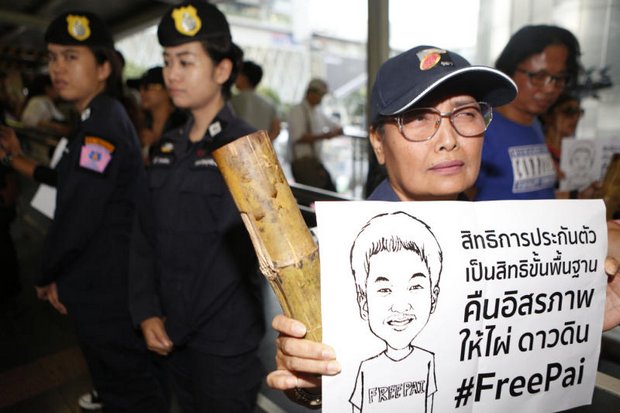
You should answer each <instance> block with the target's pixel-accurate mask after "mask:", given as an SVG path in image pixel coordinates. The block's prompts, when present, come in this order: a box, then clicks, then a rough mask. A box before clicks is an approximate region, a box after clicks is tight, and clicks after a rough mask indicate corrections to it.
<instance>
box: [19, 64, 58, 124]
mask: <svg viewBox="0 0 620 413" xmlns="http://www.w3.org/2000/svg"><path fill="white" fill-rule="evenodd" d="M57 98H58V93H57V92H56V90H55V89H54V86H53V85H52V79H51V78H50V76H49V75H48V74H39V75H37V76H36V77H35V78H34V79H33V81H32V84H31V85H30V87H29V88H28V100H27V101H26V106H25V107H24V111H23V112H22V117H21V121H22V123H23V124H24V126H28V127H31V128H40V129H44V130H48V131H51V132H53V133H55V134H58V135H66V134H68V133H69V132H70V128H69V125H68V124H67V123H66V122H65V115H64V114H63V113H62V112H61V111H60V110H59V109H58V108H57V107H56V103H55V101H56V99H57Z"/></svg>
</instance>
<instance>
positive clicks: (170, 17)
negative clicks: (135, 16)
mask: <svg viewBox="0 0 620 413" xmlns="http://www.w3.org/2000/svg"><path fill="white" fill-rule="evenodd" d="M214 37H227V38H229V39H230V38H231V36H230V27H229V26H228V21H227V20H226V16H224V14H223V13H222V12H221V11H220V10H219V9H218V8H217V7H215V6H214V5H212V4H210V3H207V2H206V1H197V0H194V1H184V2H183V3H181V4H178V5H176V6H173V7H171V8H170V9H169V10H168V11H167V12H166V14H164V16H163V17H162V18H161V21H160V22H159V26H158V27H157V38H158V39H159V44H161V45H162V46H164V47H166V46H177V45H180V44H183V43H187V42H193V41H197V40H198V41H200V40H207V39H211V38H214Z"/></svg>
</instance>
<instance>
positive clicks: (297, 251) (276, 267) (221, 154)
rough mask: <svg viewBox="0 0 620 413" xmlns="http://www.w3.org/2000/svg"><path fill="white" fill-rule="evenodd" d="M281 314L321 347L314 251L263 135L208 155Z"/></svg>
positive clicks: (316, 265)
mask: <svg viewBox="0 0 620 413" xmlns="http://www.w3.org/2000/svg"><path fill="white" fill-rule="evenodd" d="M213 158H214V159H215V162H216V163H217V166H218V168H219V170H220V171H221V173H222V175H223V176H224V180H225V181H226V185H227V186H228V188H229V190H230V192H231V193H232V196H233V198H234V200H235V204H236V205H237V208H238V209H239V212H240V213H241V218H242V219H243V223H244V224H245V227H246V229H247V230H248V232H249V234H250V238H251V239H252V244H253V245H254V249H255V250H256V255H257V256H258V260H259V265H260V270H261V272H262V273H263V275H264V276H265V277H266V278H267V280H268V281H269V284H270V285H271V288H272V289H273V291H274V292H275V294H276V297H277V298H278V301H279V302H280V306H281V307H282V310H283V312H284V314H285V315H286V316H288V317H292V318H294V319H297V320H299V321H301V322H303V323H304V324H305V325H306V327H307V329H308V330H307V334H306V338H308V339H310V340H314V341H318V342H320V341H321V286H320V272H319V271H320V267H319V251H318V248H317V245H316V244H315V242H314V239H313V238H312V234H311V233H310V230H309V229H308V227H307V226H306V223H305V222H304V219H303V217H302V216H301V212H300V211H299V208H298V207H297V202H296V200H295V197H294V196H293V193H292V192H291V188H290V187H289V185H288V182H287V181H286V178H285V177H284V173H283V171H282V167H281V166H280V163H279V162H278V158H277V157H276V154H275V152H274V151H273V147H272V146H271V141H270V140H269V137H268V135H267V133H266V132H265V131H258V132H254V133H252V134H250V135H247V136H244V137H242V138H239V139H237V140H235V141H233V142H231V143H229V144H227V145H224V146H222V147H221V148H218V149H217V150H215V151H214V152H213Z"/></svg>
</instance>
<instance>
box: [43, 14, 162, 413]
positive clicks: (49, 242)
mask: <svg viewBox="0 0 620 413" xmlns="http://www.w3.org/2000/svg"><path fill="white" fill-rule="evenodd" d="M45 40H46V42H47V44H48V55H49V72H50V75H51V78H52V82H53V84H54V87H55V88H56V90H57V91H58V92H59V94H60V96H61V97H62V98H63V99H65V100H68V101H71V102H73V104H74V106H75V108H76V110H77V111H78V113H80V121H79V123H78V125H77V126H76V128H75V131H74V133H73V136H72V138H71V139H70V142H69V144H68V146H67V149H66V151H65V153H64V155H63V157H62V159H61V161H60V163H59V165H58V167H57V174H58V180H57V191H58V192H57V199H56V211H55V217H54V220H53V222H52V224H51V227H50V229H49V233H48V234H47V239H46V243H45V251H44V253H43V270H42V272H41V276H40V277H39V278H38V279H37V280H36V290H37V295H38V296H39V298H41V299H45V300H48V301H49V302H50V303H51V304H52V305H53V306H54V308H56V309H57V310H58V311H59V312H61V313H62V314H69V316H70V317H71V318H72V320H73V321H74V324H75V327H76V330H77V336H78V339H79V343H80V347H81V350H82V353H83V354H84V357H85V359H86V362H87V364H88V367H89V370H90V373H91V376H92V380H93V384H94V385H95V387H96V389H97V390H98V392H99V395H100V397H101V400H102V401H103V404H104V410H105V411H112V412H138V411H144V412H146V411H148V412H158V411H164V408H165V401H164V400H163V397H162V391H161V388H160V386H159V382H158V381H157V380H156V375H155V373H154V370H153V366H152V364H151V362H152V359H151V358H150V353H148V351H147V349H146V348H145V346H144V344H143V341H142V339H141V337H140V336H139V334H138V332H137V331H136V330H135V329H134V328H133V326H132V323H131V318H130V314H129V308H128V303H127V301H128V285H127V281H128V262H129V241H130V233H131V228H132V222H133V217H134V213H135V204H136V202H135V194H136V193H137V192H138V188H139V187H141V186H144V185H145V175H144V170H143V167H142V160H141V156H140V147H139V143H138V139H137V136H136V132H135V130H134V128H133V126H132V124H131V122H130V120H129V118H128V116H127V113H126V112H125V110H124V109H123V106H122V105H121V104H120V103H119V101H118V100H116V99H115V96H114V95H115V94H116V93H117V92H119V91H120V88H119V85H120V84H121V83H120V71H119V68H120V66H119V62H118V60H117V57H116V54H115V52H114V42H113V38H112V35H111V33H110V32H109V31H108V29H107V28H106V26H105V24H104V23H103V21H102V20H100V19H99V18H98V17H97V16H96V15H94V14H92V13H89V12H82V11H73V12H67V13H64V14H62V15H60V16H58V17H57V18H56V19H54V20H53V21H52V23H51V24H50V25H49V27H48V29H47V31H46V34H45Z"/></svg>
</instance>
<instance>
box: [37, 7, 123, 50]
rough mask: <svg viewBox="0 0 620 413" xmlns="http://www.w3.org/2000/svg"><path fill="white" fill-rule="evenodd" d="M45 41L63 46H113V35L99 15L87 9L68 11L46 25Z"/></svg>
mask: <svg viewBox="0 0 620 413" xmlns="http://www.w3.org/2000/svg"><path fill="white" fill-rule="evenodd" d="M45 42H46V43H55V44H60V45H64V46H74V45H76V46H103V47H109V48H114V37H113V36H112V33H111V32H110V30H109V29H108V26H107V25H106V24H105V23H104V21H103V20H101V18H100V17H99V16H97V15H96V14H94V13H91V12H87V11H69V12H65V13H63V14H61V15H60V16H58V17H56V18H55V19H54V20H52V22H51V23H50V24H49V26H47V30H46V31H45Z"/></svg>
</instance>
